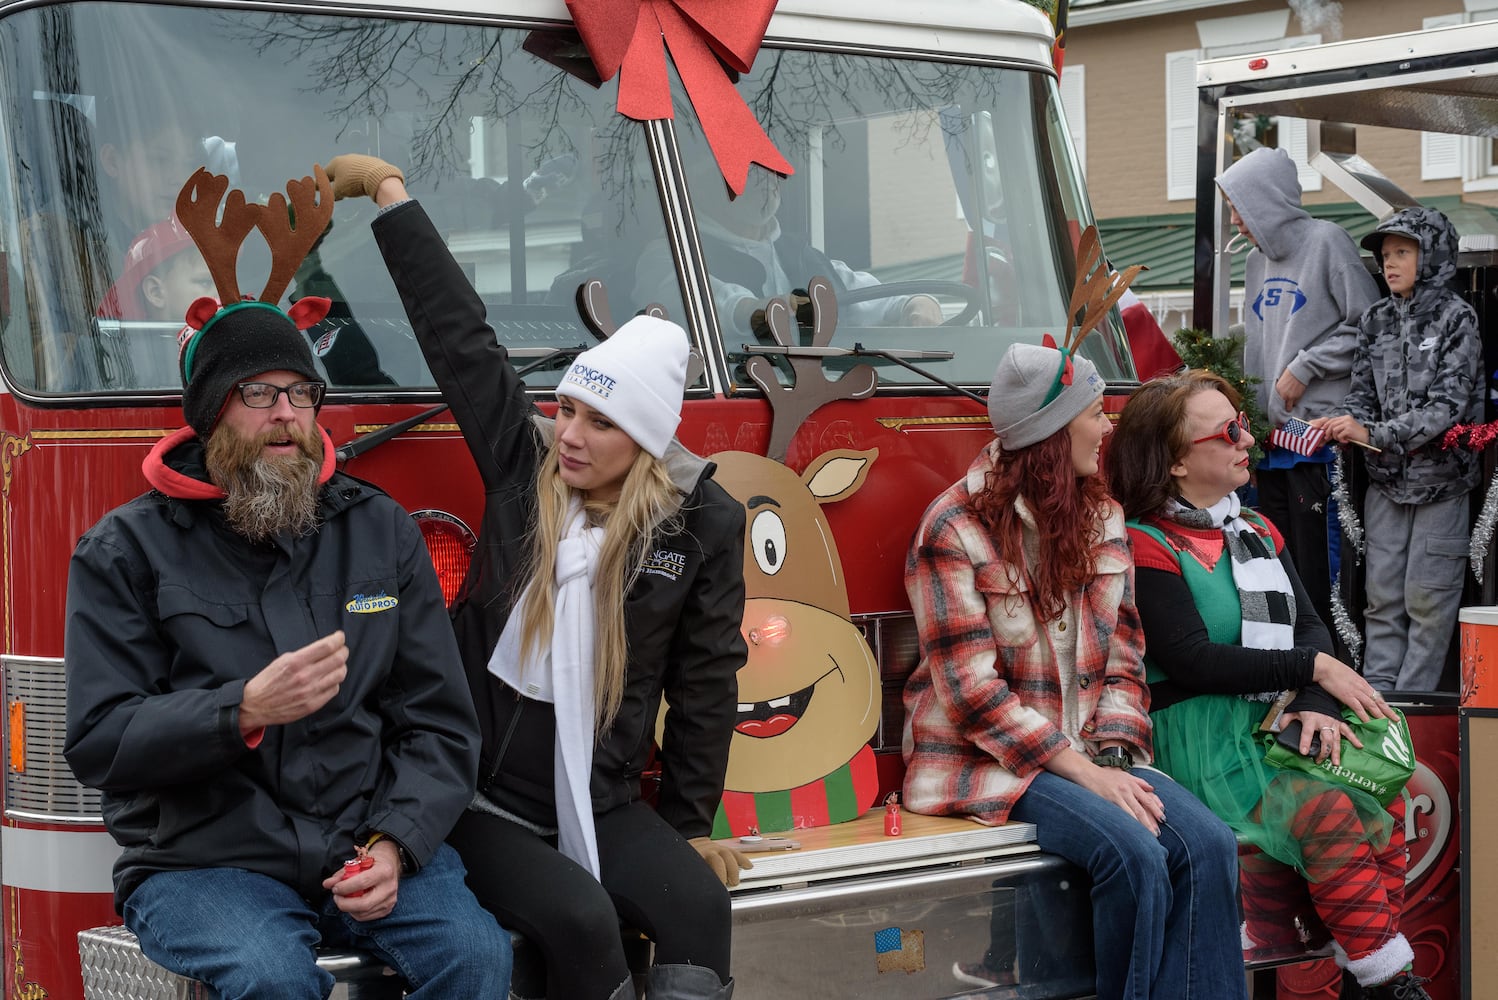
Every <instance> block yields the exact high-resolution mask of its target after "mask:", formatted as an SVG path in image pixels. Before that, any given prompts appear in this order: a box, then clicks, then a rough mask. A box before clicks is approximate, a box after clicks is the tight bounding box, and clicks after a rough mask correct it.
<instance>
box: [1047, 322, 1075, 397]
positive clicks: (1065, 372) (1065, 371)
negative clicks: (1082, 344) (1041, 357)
mask: <svg viewBox="0 0 1498 1000" xmlns="http://www.w3.org/2000/svg"><path fill="white" fill-rule="evenodd" d="M1040 346H1041V347H1049V348H1050V349H1051V350H1053V351H1061V375H1060V376H1059V378H1060V382H1061V384H1062V385H1071V376H1072V363H1071V352H1070V351H1065V350H1061V348H1059V347H1057V346H1056V338H1055V337H1053V336H1051V335H1050V334H1049V333H1047V334H1042V335H1041V338H1040Z"/></svg>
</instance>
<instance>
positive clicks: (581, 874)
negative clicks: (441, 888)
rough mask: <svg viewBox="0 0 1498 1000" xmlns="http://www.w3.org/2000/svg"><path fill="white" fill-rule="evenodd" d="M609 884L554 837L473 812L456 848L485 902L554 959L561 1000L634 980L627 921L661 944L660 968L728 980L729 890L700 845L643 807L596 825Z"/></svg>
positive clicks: (453, 839)
mask: <svg viewBox="0 0 1498 1000" xmlns="http://www.w3.org/2000/svg"><path fill="white" fill-rule="evenodd" d="M594 823H595V826H596V829H597V833H598V865H599V869H600V872H601V874H602V876H603V884H602V885H600V884H599V883H598V882H596V881H594V880H593V876H592V875H590V874H589V873H588V871H587V870H586V869H585V868H582V867H581V866H579V865H577V864H575V863H574V862H573V861H571V860H570V859H568V858H566V857H564V856H563V855H562V853H561V852H560V851H558V850H557V849H556V838H555V837H538V836H537V835H536V834H534V833H531V832H530V831H529V830H526V829H525V828H524V827H521V826H517V825H515V824H514V823H511V822H509V821H508V820H504V819H501V818H499V817H498V816H489V815H485V814H483V813H477V812H473V811H471V810H470V811H468V812H465V813H464V814H463V818H462V819H460V820H459V821H458V825H457V827H456V828H454V830H453V832H452V835H451V836H450V837H449V838H448V842H449V843H451V844H452V845H453V847H455V848H457V851H458V853H459V854H460V855H462V858H463V864H464V865H466V866H467V868H468V885H469V887H470V888H471V889H472V890H473V893H474V895H475V896H477V897H478V900H479V902H480V903H482V904H483V905H484V907H485V908H486V909H488V910H489V911H490V912H491V913H493V914H494V915H495V916H496V917H498V918H499V922H500V923H501V924H503V925H504V926H505V927H507V928H509V929H510V930H515V931H519V932H520V933H521V934H524V935H525V937H526V939H527V940H529V941H530V943H531V944H532V945H534V946H535V947H536V948H538V949H539V950H540V951H541V953H542V954H543V955H545V956H546V978H547V985H546V993H547V996H548V997H550V998H552V1000H563V998H565V1000H607V998H608V997H609V996H611V995H612V994H613V992H614V990H615V989H616V988H618V986H619V984H620V983H622V982H624V980H626V979H628V978H629V966H628V964H627V963H626V961H625V957H624V948H623V945H622V944H621V942H620V938H619V922H620V921H621V920H622V921H624V922H625V923H626V924H628V925H630V926H631V927H635V928H638V929H639V930H640V931H642V932H644V934H645V935H646V936H647V937H649V938H650V939H651V940H652V941H654V942H655V961H656V964H658V965H688V964H690V965H701V966H705V967H707V968H709V969H712V970H713V971H714V972H716V973H717V974H718V978H719V980H721V981H722V982H724V983H726V982H727V981H728V958H729V950H730V939H731V932H732V914H731V912H730V909H729V902H728V890H727V889H725V888H724V887H723V884H722V883H721V882H719V881H718V878H717V876H716V875H714V874H713V871H712V869H711V868H709V867H708V866H707V865H706V864H705V863H704V862H703V860H702V858H701V856H699V855H698V854H697V852H696V850H695V849H693V847H692V845H690V844H688V843H687V842H686V841H685V840H684V839H682V837H681V835H680V834H679V833H677V832H676V831H675V830H674V829H672V828H671V826H670V825H669V824H668V823H666V821H665V820H663V819H661V818H660V817H659V816H658V815H656V812H655V810H654V809H652V808H651V807H650V806H648V805H646V804H644V803H643V802H633V803H630V804H629V805H627V806H621V807H620V808H618V809H615V810H612V811H611V812H608V813H605V814H603V815H601V816H596V817H595V818H594Z"/></svg>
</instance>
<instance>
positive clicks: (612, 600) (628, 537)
mask: <svg viewBox="0 0 1498 1000" xmlns="http://www.w3.org/2000/svg"><path fill="white" fill-rule="evenodd" d="M572 495H573V490H572V487H570V486H568V485H567V484H566V483H564V482H563V481H562V477H561V475H560V474H559V465H558V461H557V443H556V441H552V443H551V447H550V448H548V449H547V451H546V455H545V457H543V458H542V460H541V467H540V468H539V469H538V470H537V472H536V524H535V531H534V532H533V533H532V536H531V552H530V557H529V558H528V559H527V560H526V574H525V577H524V579H526V580H528V581H530V582H531V584H532V586H531V588H530V592H529V596H528V597H527V598H526V602H525V612H524V615H523V617H522V618H521V621H520V643H521V649H522V651H523V652H524V655H526V656H527V657H529V656H530V655H531V654H532V653H533V652H534V651H536V650H540V649H542V648H544V647H545V645H546V644H548V643H550V642H551V633H552V627H553V623H554V622H555V619H556V578H557V545H558V544H559V543H560V542H561V540H562V533H563V532H564V531H565V530H566V528H567V509H568V507H569V505H570V503H571V499H572ZM682 499H683V497H682V492H681V490H679V489H678V488H677V487H676V484H675V483H674V482H672V480H671V474H670V473H669V472H668V471H667V470H666V465H665V463H664V462H662V461H661V460H660V459H658V458H656V457H655V456H654V455H652V454H650V453H649V452H648V451H645V450H644V449H643V448H642V449H640V453H639V454H638V455H636V456H635V461H634V464H633V465H631V466H630V468H629V472H628V473H626V474H625V477H624V485H623V487H622V488H621V489H620V491H619V499H618V500H615V501H613V502H611V503H598V502H592V501H584V503H583V512H584V516H586V517H587V519H588V523H589V524H590V525H601V526H603V528H604V536H603V544H602V546H601V548H600V551H599V554H598V569H597V573H596V575H595V576H594V579H593V615H594V621H595V628H594V633H593V635H594V647H593V663H594V668H595V669H594V672H593V702H594V716H593V717H594V723H595V729H594V731H595V732H596V733H598V734H600V735H601V734H602V733H604V732H605V731H607V729H608V727H609V726H610V725H611V724H612V723H613V721H614V716H615V715H616V714H618V711H619V705H620V703H621V702H622V701H623V700H624V675H625V668H626V666H627V663H628V658H629V643H628V639H627V636H626V635H625V628H624V602H625V597H626V596H627V595H628V594H629V589H630V588H631V587H632V586H634V583H635V580H636V578H638V577H639V575H640V571H641V570H642V569H643V568H644V565H645V560H646V559H648V558H649V556H650V554H651V553H652V552H654V551H655V540H656V538H657V537H658V536H659V535H660V534H662V533H663V532H669V531H671V530H673V526H674V524H675V523H676V519H677V518H678V517H679V516H680V513H681V503H682Z"/></svg>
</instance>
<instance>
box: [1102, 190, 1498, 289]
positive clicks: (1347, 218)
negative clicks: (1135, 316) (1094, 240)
mask: <svg viewBox="0 0 1498 1000" xmlns="http://www.w3.org/2000/svg"><path fill="white" fill-rule="evenodd" d="M1423 204H1425V205H1426V206H1427V207H1429V208H1434V209H1437V210H1439V211H1441V212H1443V213H1445V215H1446V217H1447V218H1448V219H1450V220H1451V222H1452V225H1454V226H1456V231H1457V233H1458V234H1460V235H1462V236H1471V235H1475V234H1478V233H1492V234H1498V210H1495V209H1490V208H1488V207H1487V206H1485V205H1477V204H1474V203H1472V202H1467V201H1463V200H1462V198H1461V196H1460V195H1443V196H1441V197H1439V198H1427V199H1425V201H1424V202H1423ZM1307 211H1309V212H1310V213H1311V214H1312V215H1313V216H1315V217H1316V218H1318V219H1326V220H1328V221H1331V222H1335V223H1336V224H1337V225H1339V226H1341V227H1342V228H1343V229H1346V230H1347V231H1348V232H1349V233H1350V234H1352V238H1353V239H1354V240H1360V239H1362V238H1363V236H1365V235H1367V234H1368V233H1370V232H1372V231H1373V229H1374V227H1375V226H1377V225H1378V220H1377V219H1375V218H1374V217H1373V214H1372V213H1371V212H1369V211H1368V210H1367V209H1366V208H1364V207H1363V206H1361V205H1359V204H1357V203H1356V202H1338V203H1335V204H1329V205H1310V206H1307ZM1098 231H1099V233H1100V234H1101V236H1102V239H1103V250H1104V252H1105V253H1106V254H1107V255H1108V259H1109V260H1110V261H1112V262H1113V265H1114V266H1115V267H1127V266H1129V265H1131V264H1144V265H1147V266H1148V267H1149V270H1148V271H1145V272H1144V273H1143V274H1141V275H1140V276H1139V277H1138V279H1136V280H1135V282H1134V285H1133V287H1134V289H1135V290H1136V291H1139V292H1146V291H1156V292H1162V291H1167V290H1177V289H1182V288H1190V287H1191V274H1192V269H1193V266H1194V254H1193V251H1192V240H1193V239H1194V238H1195V235H1196V216H1195V215H1194V214H1192V213H1188V212H1183V213H1181V214H1179V215H1133V216H1123V217H1119V218H1114V219H1099V220H1098ZM1246 256H1247V254H1237V255H1235V256H1234V257H1233V283H1234V284H1242V283H1243V261H1244V258H1245V257H1246Z"/></svg>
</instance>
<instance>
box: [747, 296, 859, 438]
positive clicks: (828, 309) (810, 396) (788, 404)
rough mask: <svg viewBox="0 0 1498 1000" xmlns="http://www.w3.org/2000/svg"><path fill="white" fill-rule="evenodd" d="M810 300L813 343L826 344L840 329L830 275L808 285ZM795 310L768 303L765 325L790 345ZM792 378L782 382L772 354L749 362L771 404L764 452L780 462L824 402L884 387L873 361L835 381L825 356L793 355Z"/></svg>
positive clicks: (777, 340)
mask: <svg viewBox="0 0 1498 1000" xmlns="http://www.w3.org/2000/svg"><path fill="white" fill-rule="evenodd" d="M806 293H807V295H808V296H809V297H810V298H811V309H812V328H811V329H812V334H811V343H812V346H813V347H826V346H828V344H829V343H830V342H831V341H832V335H833V333H834V332H836V330H837V296H836V295H835V294H834V292H833V289H832V284H831V283H830V282H828V280H827V279H826V278H823V277H816V278H812V279H811V281H810V282H809V283H808V284H807V286H806ZM793 323H794V314H793V313H792V312H791V307H790V303H789V302H788V301H787V300H785V299H771V300H770V301H769V302H767V303H765V325H767V326H768V327H769V328H770V335H771V336H772V337H774V339H775V343H777V344H779V345H780V346H781V347H783V348H787V349H789V348H791V347H792V346H793V344H794V343H795V341H794V340H793V339H792V328H793V327H792V325H793ZM786 360H788V361H789V362H790V365H791V374H792V376H793V381H792V382H791V384H790V385H789V386H783V385H781V384H780V380H779V379H777V378H776V377H775V372H776V368H775V364H774V362H772V361H770V360H769V359H768V358H766V357H764V356H762V355H759V354H755V355H751V356H750V357H749V359H748V360H747V361H746V362H745V363H744V368H745V370H746V371H747V372H748V373H749V377H750V378H751V379H753V380H754V384H755V385H757V386H759V387H760V388H761V389H763V390H764V392H765V399H767V400H768V401H769V403H770V413H771V417H770V445H769V448H768V449H767V450H766V452H765V454H766V455H767V456H768V457H770V458H772V459H774V460H775V461H777V462H783V461H785V455H786V452H787V451H788V450H789V449H790V444H791V439H792V438H793V437H795V436H796V431H797V430H799V429H800V428H801V425H802V424H803V423H805V422H806V418H807V417H809V416H811V415H812V414H813V413H814V412H816V411H817V410H818V409H820V408H821V407H822V406H823V405H825V404H827V403H830V402H832V401H833V400H835V399H863V398H864V397H865V396H868V395H871V394H872V393H873V391H874V389H875V388H877V387H878V385H879V373H878V372H877V371H875V370H874V366H873V365H856V366H855V367H853V368H850V369H848V370H847V371H846V372H844V373H843V374H842V375H840V376H839V377H837V378H836V379H832V380H831V381H829V380H828V378H827V376H826V375H825V374H824V373H823V371H822V359H821V358H820V357H805V356H802V357H797V356H796V355H794V354H792V355H788V356H787V358H786Z"/></svg>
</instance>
